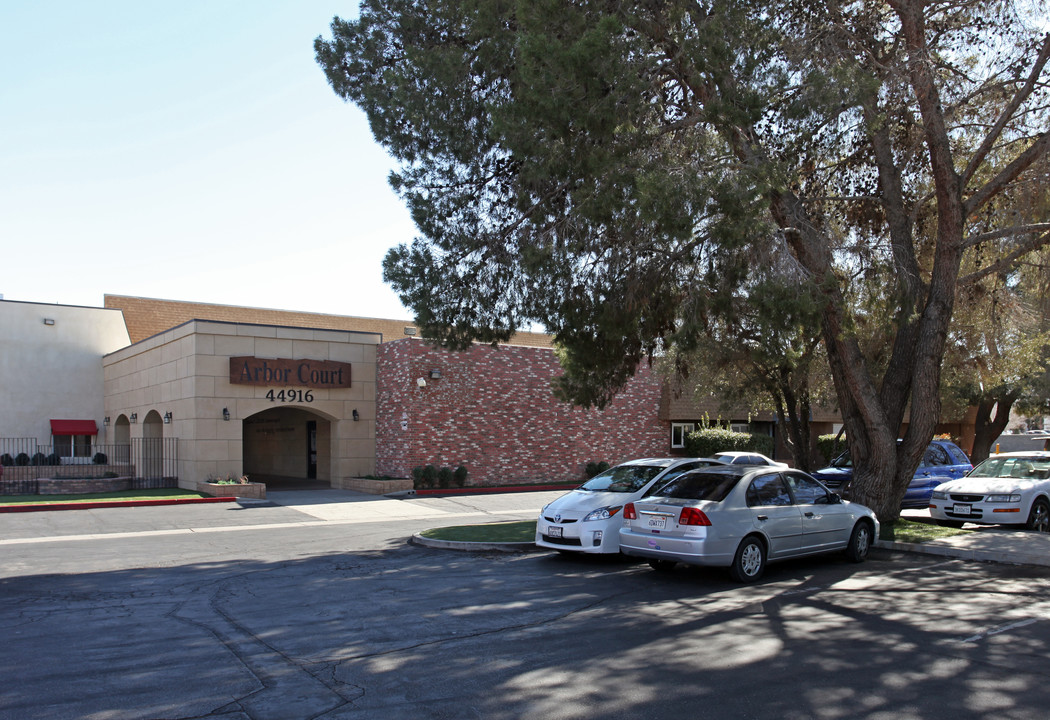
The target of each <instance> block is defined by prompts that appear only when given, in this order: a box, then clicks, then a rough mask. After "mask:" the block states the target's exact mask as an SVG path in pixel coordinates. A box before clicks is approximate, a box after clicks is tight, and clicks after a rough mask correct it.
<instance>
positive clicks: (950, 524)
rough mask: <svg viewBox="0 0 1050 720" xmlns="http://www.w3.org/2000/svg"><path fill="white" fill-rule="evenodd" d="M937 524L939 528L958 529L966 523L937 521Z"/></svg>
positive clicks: (960, 521)
mask: <svg viewBox="0 0 1050 720" xmlns="http://www.w3.org/2000/svg"><path fill="white" fill-rule="evenodd" d="M937 524H938V525H940V526H941V527H946V528H955V529H956V530H958V529H960V528H961V527H962V526H963V525H965V524H966V523H965V522H963V521H962V520H938V521H937Z"/></svg>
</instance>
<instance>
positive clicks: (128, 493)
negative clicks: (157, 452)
mask: <svg viewBox="0 0 1050 720" xmlns="http://www.w3.org/2000/svg"><path fill="white" fill-rule="evenodd" d="M200 497H208V496H207V495H202V494H201V493H198V492H191V491H190V490H181V489H179V488H160V489H157V490H121V491H119V492H108V493H85V494H83V495H79V494H78V495H0V506H3V505H27V504H28V505H40V504H50V503H87V502H122V501H124V502H130V501H133V500H178V499H183V498H200Z"/></svg>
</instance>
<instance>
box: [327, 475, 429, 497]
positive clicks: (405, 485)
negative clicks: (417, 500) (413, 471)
mask: <svg viewBox="0 0 1050 720" xmlns="http://www.w3.org/2000/svg"><path fill="white" fill-rule="evenodd" d="M339 489H340V490H355V491H356V492H361V493H368V494H369V495H386V494H387V493H392V492H401V491H402V490H411V489H412V478H397V479H394V480H370V479H368V478H345V479H343V480H342V481H340V482H339Z"/></svg>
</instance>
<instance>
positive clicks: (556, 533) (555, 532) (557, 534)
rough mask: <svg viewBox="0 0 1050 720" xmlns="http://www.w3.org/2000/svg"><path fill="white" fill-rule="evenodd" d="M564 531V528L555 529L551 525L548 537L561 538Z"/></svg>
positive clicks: (548, 529)
mask: <svg viewBox="0 0 1050 720" xmlns="http://www.w3.org/2000/svg"><path fill="white" fill-rule="evenodd" d="M562 530H563V528H560V527H554V526H553V525H551V526H550V527H549V528H547V535H548V536H550V537H556V538H560V537H561V531H562Z"/></svg>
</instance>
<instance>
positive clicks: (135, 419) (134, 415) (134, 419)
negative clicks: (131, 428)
mask: <svg viewBox="0 0 1050 720" xmlns="http://www.w3.org/2000/svg"><path fill="white" fill-rule="evenodd" d="M128 420H130V421H131V422H138V421H139V414H138V413H131V415H129V416H128Z"/></svg>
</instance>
